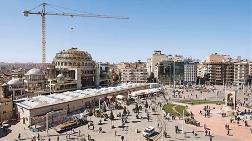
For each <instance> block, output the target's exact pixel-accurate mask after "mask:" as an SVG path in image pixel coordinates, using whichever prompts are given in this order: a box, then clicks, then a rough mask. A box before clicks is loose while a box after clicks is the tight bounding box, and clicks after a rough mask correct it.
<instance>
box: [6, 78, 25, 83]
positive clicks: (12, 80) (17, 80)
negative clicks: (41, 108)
mask: <svg viewBox="0 0 252 141" xmlns="http://www.w3.org/2000/svg"><path fill="white" fill-rule="evenodd" d="M22 83H23V81H22V80H20V79H19V78H15V79H11V80H10V81H9V82H7V84H8V85H19V84H22Z"/></svg>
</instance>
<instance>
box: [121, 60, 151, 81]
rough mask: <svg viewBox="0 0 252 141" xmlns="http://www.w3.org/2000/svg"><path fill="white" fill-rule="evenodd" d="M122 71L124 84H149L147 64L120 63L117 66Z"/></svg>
mask: <svg viewBox="0 0 252 141" xmlns="http://www.w3.org/2000/svg"><path fill="white" fill-rule="evenodd" d="M117 68H118V69H119V71H120V75H121V82H123V83H128V82H132V83H145V82H147V78H148V74H147V69H146V63H145V62H141V61H138V62H135V63H120V64H118V65H117Z"/></svg>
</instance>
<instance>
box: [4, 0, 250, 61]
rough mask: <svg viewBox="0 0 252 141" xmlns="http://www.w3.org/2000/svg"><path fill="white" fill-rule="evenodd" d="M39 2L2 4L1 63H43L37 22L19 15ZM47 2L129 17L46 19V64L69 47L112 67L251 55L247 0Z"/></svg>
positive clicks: (248, 5) (39, 18)
mask: <svg viewBox="0 0 252 141" xmlns="http://www.w3.org/2000/svg"><path fill="white" fill-rule="evenodd" d="M42 2H45V1H35V2H29V3H27V2H26V3H25V2H24V1H12V2H9V1H3V2H2V4H1V6H0V7H1V10H2V11H6V12H7V11H8V12H9V13H8V14H6V12H1V13H0V16H1V17H2V19H3V20H1V22H0V30H1V31H2V35H4V36H3V38H0V46H1V52H0V56H1V57H0V59H1V61H0V62H36V63H37V62H41V17H39V16H29V17H24V16H23V15H22V11H23V10H27V9H32V8H33V7H35V6H37V5H38V4H40V3H42ZM48 3H50V4H55V5H59V6H62V7H67V8H71V9H75V10H78V11H87V12H92V13H99V14H100V13H101V14H108V15H113V16H127V17H129V18H130V19H129V20H125V21H124V20H123V21H118V20H110V19H91V18H78V17H74V18H69V17H57V16H48V17H47V18H46V20H47V27H46V29H47V34H46V36H47V62H48V63H50V62H52V59H53V57H54V56H55V54H56V53H57V52H59V51H60V50H63V49H68V48H71V47H77V48H79V49H80V50H84V51H87V52H89V53H90V54H91V55H92V57H93V58H94V60H96V61H99V62H100V61H102V62H115V63H117V62H123V61H136V60H142V61H146V59H147V58H149V57H150V55H151V54H152V53H153V51H154V50H161V51H162V52H163V53H164V54H172V55H174V54H181V55H184V56H185V57H189V56H192V57H193V58H195V59H204V58H205V56H207V55H208V54H211V53H221V54H228V55H230V56H232V57H236V56H242V58H247V59H251V56H252V49H251V1H249V0H244V1H242V2H241V1H238V0H232V1H230V0H223V1H217V0H213V1H204V2H202V1H198V0H192V1H185V0H180V1H172V0H169V1H145V2H141V1H123V2H116V1H113V0H112V1H106V2H98V1H94V2H93V1H92V2H91V1H75V2H72V1H66V0H65V1H61V2H56V1H48ZM84 9H85V10H84ZM48 11H52V12H55V9H48ZM64 12H69V10H67V9H66V11H64ZM70 12H71V11H70ZM231 33H232V34H231ZM196 50H197V51H196Z"/></svg>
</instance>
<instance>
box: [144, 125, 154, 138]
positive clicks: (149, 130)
mask: <svg viewBox="0 0 252 141" xmlns="http://www.w3.org/2000/svg"><path fill="white" fill-rule="evenodd" d="M154 133H155V128H154V127H152V126H149V127H147V128H145V130H144V131H143V136H144V137H150V136H151V135H152V134H154Z"/></svg>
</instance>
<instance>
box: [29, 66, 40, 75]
mask: <svg viewBox="0 0 252 141" xmlns="http://www.w3.org/2000/svg"><path fill="white" fill-rule="evenodd" d="M26 75H43V72H42V71H41V70H40V69H36V68H33V69H30V70H29V71H28V72H27V73H26Z"/></svg>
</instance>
